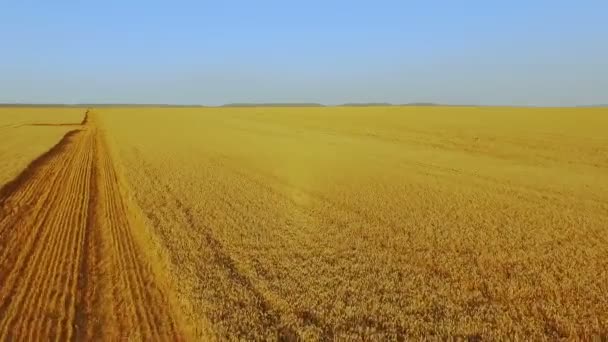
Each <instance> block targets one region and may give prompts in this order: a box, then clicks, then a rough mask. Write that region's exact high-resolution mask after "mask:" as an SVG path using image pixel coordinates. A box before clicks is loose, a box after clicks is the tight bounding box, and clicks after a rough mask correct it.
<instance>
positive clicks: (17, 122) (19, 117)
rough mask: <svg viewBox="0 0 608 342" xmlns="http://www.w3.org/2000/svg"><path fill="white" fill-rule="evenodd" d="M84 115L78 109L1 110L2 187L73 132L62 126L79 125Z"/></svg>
mask: <svg viewBox="0 0 608 342" xmlns="http://www.w3.org/2000/svg"><path fill="white" fill-rule="evenodd" d="M82 112H83V110H82V109H77V108H69V109H66V108H18V107H2V108H0V161H1V162H0V186H2V185H3V184H5V183H7V182H9V181H10V180H11V179H13V178H15V177H16V176H17V175H18V174H19V172H21V170H23V169H24V168H25V167H26V166H27V165H28V164H29V163H30V162H31V161H32V160H34V159H35V158H36V157H38V156H39V155H41V154H42V153H44V152H45V151H47V150H48V149H49V148H51V147H52V146H53V145H54V144H56V143H57V142H58V141H59V139H60V138H61V137H62V136H63V135H64V134H65V133H67V132H68V131H69V130H70V127H68V126H63V125H62V124H64V123H70V122H73V123H78V122H79V121H80V120H82ZM38 124H45V125H46V126H40V125H38Z"/></svg>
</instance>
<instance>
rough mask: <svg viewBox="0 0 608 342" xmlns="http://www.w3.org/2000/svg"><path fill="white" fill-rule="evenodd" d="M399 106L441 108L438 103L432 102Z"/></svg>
mask: <svg viewBox="0 0 608 342" xmlns="http://www.w3.org/2000/svg"><path fill="white" fill-rule="evenodd" d="M400 106H412V107H419V106H442V105H440V104H438V103H432V102H411V103H404V104H400Z"/></svg>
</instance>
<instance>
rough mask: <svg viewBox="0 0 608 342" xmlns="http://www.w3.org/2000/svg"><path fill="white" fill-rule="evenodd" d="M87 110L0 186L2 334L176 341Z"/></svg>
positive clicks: (178, 334)
mask: <svg viewBox="0 0 608 342" xmlns="http://www.w3.org/2000/svg"><path fill="white" fill-rule="evenodd" d="M120 190H121V189H120V185H119V182H118V175H117V173H116V169H115V168H114V165H113V163H112V160H111V157H110V154H109V153H108V150H107V147H106V143H105V139H104V137H103V134H102V133H101V130H100V129H98V127H97V125H96V124H95V120H94V118H93V117H92V115H88V112H87V115H85V119H84V120H83V122H82V123H81V125H79V128H78V129H75V130H73V131H70V132H69V133H67V134H66V135H65V136H64V138H63V139H62V140H61V141H60V142H59V143H58V144H57V145H55V146H54V147H53V148H51V149H50V150H49V151H48V152H47V153H45V154H44V155H42V156H41V157H39V158H38V159H36V160H35V161H33V162H32V163H31V164H30V165H29V166H28V167H27V168H26V169H25V170H24V171H23V172H22V173H21V174H20V175H19V176H18V177H17V178H16V179H15V180H14V181H12V182H10V183H8V184H6V185H5V186H3V187H2V188H1V189H0V284H1V286H0V340H7V339H8V340H15V339H16V340H61V341H66V340H82V339H96V340H97V339H108V340H118V339H129V340H132V339H140V340H182V339H184V335H183V331H182V330H181V329H180V324H179V322H180V321H179V320H178V319H177V318H176V317H177V316H178V315H176V313H175V311H174V310H172V308H171V306H170V304H169V301H168V299H167V297H166V294H167V293H168V292H169V290H168V289H165V288H163V287H162V286H160V285H159V284H160V283H161V282H160V281H159V278H158V277H159V276H158V275H157V274H155V273H154V272H153V271H152V269H151V268H150V266H149V264H148V263H147V260H146V258H145V257H144V254H142V247H140V246H139V245H138V244H137V243H136V241H137V240H136V239H135V234H136V232H135V230H136V229H137V228H138V227H137V224H136V221H135V220H134V219H133V218H132V216H133V215H132V214H131V213H130V210H129V207H128V205H127V202H126V200H125V199H124V198H123V197H122V196H121V191H120Z"/></svg>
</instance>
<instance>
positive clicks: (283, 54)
mask: <svg viewBox="0 0 608 342" xmlns="http://www.w3.org/2000/svg"><path fill="white" fill-rule="evenodd" d="M607 18H608V1H606V0H602V1H590V0H577V1H574V0H572V1H560V0H553V1H549V0H548V1H540V0H537V1H535V0H525V1H524V0H512V1H499V0H497V1H487V0H486V1H467V0H463V1H451V0H450V1H448V0H445V1H439V0H435V1H433V0H429V1H407V0H401V1H383V0H375V1H371V0H370V1H356V0H351V1H332V0H307V1H264V0H260V1H234V0H232V1H231V0H227V1H202V0H201V1H179V0H173V1H154V0H149V1H144V0H131V1H124V0H121V1H115V0H106V1H77V0H71V1H68V0H54V1H47V0H44V1H43V0H40V1H28V0H0V43H1V44H2V48H1V49H0V102H3V103H15V102H17V103H152V104H154V103H163V104H204V105H220V104H224V103H232V102H257V103H267V102H281V103H284V102H300V103H301V102H316V103H323V104H339V103H346V102H391V103H396V104H397V103H409V102H435V103H443V104H480V105H523V106H527V105H536V106H545V105H546V106H570V105H590V104H606V103H608V19H607Z"/></svg>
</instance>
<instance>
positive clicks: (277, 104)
mask: <svg viewBox="0 0 608 342" xmlns="http://www.w3.org/2000/svg"><path fill="white" fill-rule="evenodd" d="M220 107H325V106H324V105H322V104H320V103H308V102H306V103H227V104H225V105H222V106H220Z"/></svg>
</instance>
